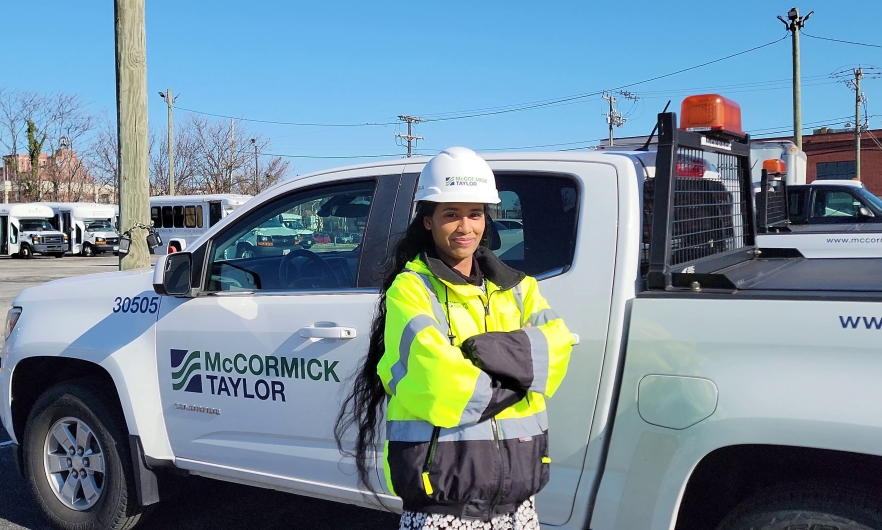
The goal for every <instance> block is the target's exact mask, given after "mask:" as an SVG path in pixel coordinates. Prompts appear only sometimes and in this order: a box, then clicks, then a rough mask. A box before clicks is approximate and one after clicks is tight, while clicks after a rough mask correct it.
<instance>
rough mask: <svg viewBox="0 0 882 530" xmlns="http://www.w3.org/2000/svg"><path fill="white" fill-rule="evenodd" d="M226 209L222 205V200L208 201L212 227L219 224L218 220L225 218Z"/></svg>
mask: <svg viewBox="0 0 882 530" xmlns="http://www.w3.org/2000/svg"><path fill="white" fill-rule="evenodd" d="M223 217H224V210H223V207H222V206H221V203H220V201H209V203H208V226H209V227H212V226H214V225H215V224H217V222H218V221H220V220H221V219H223Z"/></svg>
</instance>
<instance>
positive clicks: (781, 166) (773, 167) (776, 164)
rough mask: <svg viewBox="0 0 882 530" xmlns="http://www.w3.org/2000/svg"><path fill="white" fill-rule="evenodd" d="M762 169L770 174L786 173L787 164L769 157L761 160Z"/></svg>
mask: <svg viewBox="0 0 882 530" xmlns="http://www.w3.org/2000/svg"><path fill="white" fill-rule="evenodd" d="M763 169H765V170H766V172H767V173H768V174H770V175H781V174H784V173H787V164H785V163H784V161H783V160H780V159H778V158H770V159H768V160H763Z"/></svg>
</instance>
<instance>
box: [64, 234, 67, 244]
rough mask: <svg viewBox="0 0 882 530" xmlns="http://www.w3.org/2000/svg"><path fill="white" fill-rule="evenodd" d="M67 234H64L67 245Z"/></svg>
mask: <svg viewBox="0 0 882 530" xmlns="http://www.w3.org/2000/svg"><path fill="white" fill-rule="evenodd" d="M67 239H68V238H67V234H64V242H65V243H67Z"/></svg>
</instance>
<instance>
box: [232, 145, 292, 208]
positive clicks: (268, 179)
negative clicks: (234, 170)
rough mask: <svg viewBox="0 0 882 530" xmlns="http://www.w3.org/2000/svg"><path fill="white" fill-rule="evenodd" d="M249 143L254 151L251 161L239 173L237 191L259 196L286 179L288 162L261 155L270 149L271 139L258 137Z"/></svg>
mask: <svg viewBox="0 0 882 530" xmlns="http://www.w3.org/2000/svg"><path fill="white" fill-rule="evenodd" d="M249 142H250V145H251V149H252V153H251V160H250V161H247V162H246V163H245V165H244V166H243V168H242V169H241V170H240V172H239V175H238V178H237V179H236V182H237V191H238V192H239V193H244V194H246V195H257V194H258V193H260V192H261V191H263V190H265V189H267V188H269V187H271V186H273V185H274V184H276V183H277V182H279V181H280V180H282V179H283V178H285V175H286V174H287V173H288V162H287V161H286V160H282V159H281V158H280V157H277V156H275V157H273V156H270V157H269V158H267V156H268V155H263V156H261V155H260V153H262V152H264V151H266V150H267V149H268V147H269V145H270V141H269V139H265V138H263V137H261V136H257V137H255V138H252V139H251V140H249ZM249 166H251V167H249Z"/></svg>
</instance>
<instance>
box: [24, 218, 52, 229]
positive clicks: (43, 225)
mask: <svg viewBox="0 0 882 530" xmlns="http://www.w3.org/2000/svg"><path fill="white" fill-rule="evenodd" d="M44 230H45V231H47V232H50V231H52V230H55V229H54V228H52V225H50V224H49V221H47V220H45V219H22V220H21V231H22V232H42V231H44Z"/></svg>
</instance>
